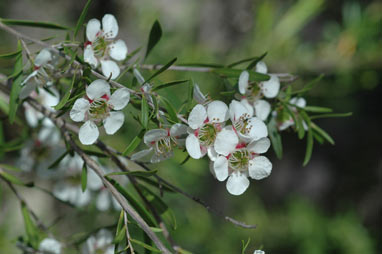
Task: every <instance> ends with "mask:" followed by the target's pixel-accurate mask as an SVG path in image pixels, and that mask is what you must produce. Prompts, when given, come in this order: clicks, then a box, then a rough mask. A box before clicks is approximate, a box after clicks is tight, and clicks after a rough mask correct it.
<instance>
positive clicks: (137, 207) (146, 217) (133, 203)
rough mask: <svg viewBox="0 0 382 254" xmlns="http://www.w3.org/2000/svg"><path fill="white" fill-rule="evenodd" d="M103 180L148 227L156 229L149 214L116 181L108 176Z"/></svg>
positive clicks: (155, 224) (154, 222)
mask: <svg viewBox="0 0 382 254" xmlns="http://www.w3.org/2000/svg"><path fill="white" fill-rule="evenodd" d="M105 178H106V179H107V180H108V181H109V182H110V183H111V184H112V185H113V186H114V187H115V188H116V189H117V190H118V191H119V193H121V194H122V195H123V196H124V197H125V198H126V200H127V201H128V202H129V203H130V205H131V206H132V207H133V208H134V209H135V210H136V211H137V212H138V213H139V215H141V216H142V218H143V219H144V220H145V221H146V223H147V224H148V225H149V226H154V227H157V226H158V224H157V223H156V221H155V220H154V218H153V217H152V216H151V214H150V213H149V212H148V211H147V210H146V208H145V207H144V206H142V205H141V203H139V202H138V201H137V200H136V199H135V198H134V197H133V196H132V195H130V193H129V192H128V191H127V190H126V189H125V188H123V187H122V186H121V185H120V184H119V183H118V182H117V181H115V180H114V179H113V178H111V177H109V176H105Z"/></svg>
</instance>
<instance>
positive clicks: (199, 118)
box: [188, 104, 207, 130]
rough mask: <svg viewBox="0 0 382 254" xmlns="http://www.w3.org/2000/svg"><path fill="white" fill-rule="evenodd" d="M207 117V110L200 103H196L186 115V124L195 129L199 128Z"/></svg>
mask: <svg viewBox="0 0 382 254" xmlns="http://www.w3.org/2000/svg"><path fill="white" fill-rule="evenodd" d="M206 119H207V111H206V109H205V108H204V106H203V105H201V104H197V105H196V106H195V107H194V108H193V109H192V110H191V113H190V115H189V117H188V125H189V126H190V127H191V128H192V129H194V130H196V129H198V128H200V127H201V126H202V125H203V123H204V120H206Z"/></svg>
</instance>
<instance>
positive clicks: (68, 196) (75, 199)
mask: <svg viewBox="0 0 382 254" xmlns="http://www.w3.org/2000/svg"><path fill="white" fill-rule="evenodd" d="M82 166H83V160H82V159H81V157H80V156H79V155H77V154H76V155H75V156H74V157H71V156H66V157H65V158H64V159H63V160H62V161H61V162H60V166H59V167H60V171H61V172H63V173H64V176H63V177H62V178H61V180H60V181H59V182H58V183H56V185H55V186H54V188H53V195H54V196H56V197H57V198H58V199H60V200H62V201H66V202H69V203H71V204H73V205H75V206H78V207H83V206H85V205H87V204H89V202H90V201H91V191H97V190H99V189H101V188H102V186H103V184H102V181H101V180H100V178H99V177H98V176H97V175H96V174H95V173H94V171H93V170H92V169H91V168H88V170H87V172H88V175H87V188H86V191H85V192H82V187H81V175H82Z"/></svg>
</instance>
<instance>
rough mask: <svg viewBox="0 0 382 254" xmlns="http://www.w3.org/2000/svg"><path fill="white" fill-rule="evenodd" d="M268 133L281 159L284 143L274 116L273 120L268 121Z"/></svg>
mask: <svg viewBox="0 0 382 254" xmlns="http://www.w3.org/2000/svg"><path fill="white" fill-rule="evenodd" d="M268 134H269V138H270V139H271V142H272V147H273V150H274V151H275V153H276V156H277V158H278V159H281V158H282V157H283V145H282V142H281V136H280V133H279V131H278V129H277V123H276V120H275V119H274V118H272V120H271V121H270V122H269V123H268Z"/></svg>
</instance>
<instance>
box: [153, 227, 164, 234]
mask: <svg viewBox="0 0 382 254" xmlns="http://www.w3.org/2000/svg"><path fill="white" fill-rule="evenodd" d="M150 229H151V231H153V232H154V233H160V232H163V229H161V228H155V227H150Z"/></svg>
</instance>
